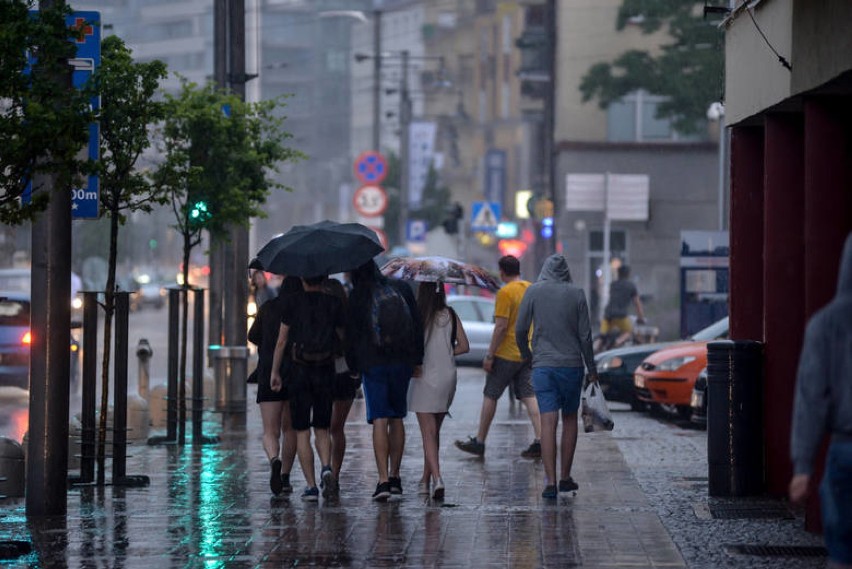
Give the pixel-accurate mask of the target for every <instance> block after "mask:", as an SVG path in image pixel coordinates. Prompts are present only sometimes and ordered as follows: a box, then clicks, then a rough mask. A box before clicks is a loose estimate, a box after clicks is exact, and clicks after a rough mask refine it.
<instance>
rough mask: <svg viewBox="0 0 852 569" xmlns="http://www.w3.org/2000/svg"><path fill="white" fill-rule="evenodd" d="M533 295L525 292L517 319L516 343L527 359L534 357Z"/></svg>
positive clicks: (523, 356)
mask: <svg viewBox="0 0 852 569" xmlns="http://www.w3.org/2000/svg"><path fill="white" fill-rule="evenodd" d="M530 297H531V295H529V294H525V295H524V298H523V300H521V306H520V308H518V319H517V320H516V321H515V343H516V344H518V349H519V350H520V351H521V357H522V358H523V359H525V360H528V359H530V358H532V352H530V341H529V337H530V325H531V323H532V302H531V300H530Z"/></svg>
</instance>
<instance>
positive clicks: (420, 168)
mask: <svg viewBox="0 0 852 569" xmlns="http://www.w3.org/2000/svg"><path fill="white" fill-rule="evenodd" d="M437 131H438V127H437V125H436V124H435V123H434V122H430V121H414V122H412V123H411V124H410V125H409V135H408V201H409V208H410V209H412V210H416V209H419V208H420V202H421V201H422V200H423V189H424V188H425V187H426V178H427V177H428V176H429V167H430V166H432V161H433V159H434V158H435V136H436V134H437Z"/></svg>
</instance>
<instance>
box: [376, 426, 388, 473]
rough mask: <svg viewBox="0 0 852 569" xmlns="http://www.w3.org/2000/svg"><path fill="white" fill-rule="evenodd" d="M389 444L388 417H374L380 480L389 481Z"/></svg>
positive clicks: (377, 467) (377, 465) (377, 466)
mask: <svg viewBox="0 0 852 569" xmlns="http://www.w3.org/2000/svg"><path fill="white" fill-rule="evenodd" d="M388 446H389V442H388V419H374V420H373V454H374V455H376V469H377V470H378V471H379V482H387V481H388Z"/></svg>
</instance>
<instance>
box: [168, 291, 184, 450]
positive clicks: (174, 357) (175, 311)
mask: <svg viewBox="0 0 852 569" xmlns="http://www.w3.org/2000/svg"><path fill="white" fill-rule="evenodd" d="M180 292H181V291H180V290H179V289H177V288H171V289H169V349H168V363H167V365H168V368H167V369H168V371H167V373H168V379H167V380H166V439H167V440H168V441H171V442H175V441H177V411H178V410H177V404H178V381H180V377H179V376H178V353H179V351H180V350H179V345H178V344H179V342H178V330H179V328H180V310H179V309H180V300H181V299H180Z"/></svg>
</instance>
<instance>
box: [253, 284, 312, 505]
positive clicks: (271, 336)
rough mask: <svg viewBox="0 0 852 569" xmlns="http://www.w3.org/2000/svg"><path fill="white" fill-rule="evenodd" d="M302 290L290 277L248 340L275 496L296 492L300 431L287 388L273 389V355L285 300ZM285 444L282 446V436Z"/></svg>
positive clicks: (285, 370) (261, 311)
mask: <svg viewBox="0 0 852 569" xmlns="http://www.w3.org/2000/svg"><path fill="white" fill-rule="evenodd" d="M301 290H302V281H301V279H299V277H287V278H285V279H284V282H283V283H281V289H280V290H279V292H278V296H277V297H275V298H273V299H271V300H269V301H267V302H264V303H263V304H261V305H260V306H259V307H258V311H257V317H256V318H255V321H254V323H253V324H252V326H251V328H250V329H249V332H248V340H249V342H251V343H252V344H255V345H256V346H257V404H258V405H260V416H261V419H262V421H263V450H264V451H266V456H267V458H269V468H270V471H271V472H270V478H269V488H270V489H271V490H272V493H273V494H275V495H278V494H280V493H281V492H285V493H288V494H289V493H291V492H293V486H292V485H291V484H290V470H291V469H292V468H293V461H294V460H295V457H296V432H295V431H294V430H293V428H292V424H291V422H290V406H289V405H288V404H287V400H288V393H287V390H286V389H282V390H280V391H273V390H272V387H271V386H270V377H271V375H272V355H273V352H274V351H275V342H276V341H277V340H278V330H279V328H280V327H281V311H282V306H283V303H284V300H285V299H286V298H287V297H288V296H290V295H292V294H295V293H298V292H299V291H301ZM290 366H291V362H290V360H289V358H286V359H285V360H284V361H283V363H282V366H281V374H282V375H287V374H289V372H290ZM282 435H283V437H284V444H283V445H281V444H280V443H281V436H282Z"/></svg>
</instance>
